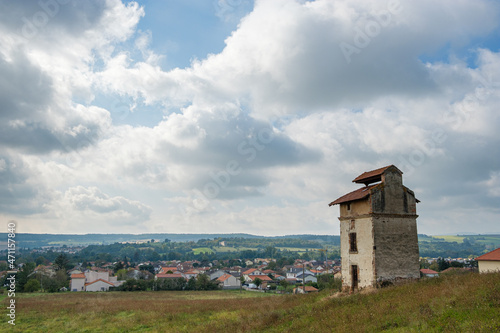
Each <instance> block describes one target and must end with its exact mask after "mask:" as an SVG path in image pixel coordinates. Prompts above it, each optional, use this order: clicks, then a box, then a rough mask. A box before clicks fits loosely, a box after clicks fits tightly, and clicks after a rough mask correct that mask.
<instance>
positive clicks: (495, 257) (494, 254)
mask: <svg viewBox="0 0 500 333" xmlns="http://www.w3.org/2000/svg"><path fill="white" fill-rule="evenodd" d="M476 260H477V264H478V268H479V273H488V272H500V247H499V248H498V249H496V250H493V251H491V252H488V253H486V254H483V255H482V256H479V257H477V258H476Z"/></svg>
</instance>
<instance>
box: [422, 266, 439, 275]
mask: <svg viewBox="0 0 500 333" xmlns="http://www.w3.org/2000/svg"><path fill="white" fill-rule="evenodd" d="M420 272H421V273H422V275H424V276H426V277H438V276H439V273H438V272H436V271H433V270H432V269H428V268H422V269H421V270H420Z"/></svg>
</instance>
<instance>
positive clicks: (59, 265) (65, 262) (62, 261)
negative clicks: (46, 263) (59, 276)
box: [54, 253, 69, 271]
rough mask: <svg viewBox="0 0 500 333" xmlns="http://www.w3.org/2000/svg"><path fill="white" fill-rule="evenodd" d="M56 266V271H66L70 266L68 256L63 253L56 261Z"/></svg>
mask: <svg viewBox="0 0 500 333" xmlns="http://www.w3.org/2000/svg"><path fill="white" fill-rule="evenodd" d="M54 265H55V266H56V270H57V271H58V270H61V269H62V270H66V268H67V267H68V266H69V259H68V257H67V256H66V254H64V253H61V254H60V255H58V256H57V258H56V260H54Z"/></svg>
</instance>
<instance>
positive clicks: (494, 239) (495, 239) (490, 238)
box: [431, 235, 500, 247]
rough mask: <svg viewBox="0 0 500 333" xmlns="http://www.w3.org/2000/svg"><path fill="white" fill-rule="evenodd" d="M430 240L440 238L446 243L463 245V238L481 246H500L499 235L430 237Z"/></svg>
mask: <svg viewBox="0 0 500 333" xmlns="http://www.w3.org/2000/svg"><path fill="white" fill-rule="evenodd" d="M431 237H432V238H434V239H436V238H441V239H443V240H445V241H446V242H457V243H463V241H464V239H465V238H469V239H473V240H474V241H475V242H478V243H481V244H488V245H490V244H493V245H494V246H495V247H499V246H500V235H470V236H469V235H465V236H450V235H446V236H431Z"/></svg>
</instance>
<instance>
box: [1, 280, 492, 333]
mask: <svg viewBox="0 0 500 333" xmlns="http://www.w3.org/2000/svg"><path fill="white" fill-rule="evenodd" d="M4 297H5V296H4ZM7 301H8V299H4V300H3V301H2V305H3V306H5V305H6V304H7ZM16 304H19V306H18V308H17V312H16V326H11V325H9V324H8V323H7V320H4V321H3V322H1V323H0V330H2V331H3V330H5V331H7V329H9V331H12V332H125V331H127V332H135V331H140V332H382V331H384V332H498V331H500V274H499V273H496V274H475V273H470V274H466V275H450V276H443V277H439V278H434V279H424V280H421V281H419V282H416V283H409V284H406V285H402V286H397V287H388V288H385V289H380V290H377V291H375V292H373V293H368V292H362V293H360V294H356V295H351V296H340V297H338V296H337V295H335V294H333V295H332V294H331V293H329V292H321V293H317V294H309V295H284V296H280V295H270V294H263V293H255V292H243V293H240V292H239V291H212V292H182V291H180V292H108V293H58V294H57V293H56V294H19V293H18V294H16Z"/></svg>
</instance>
